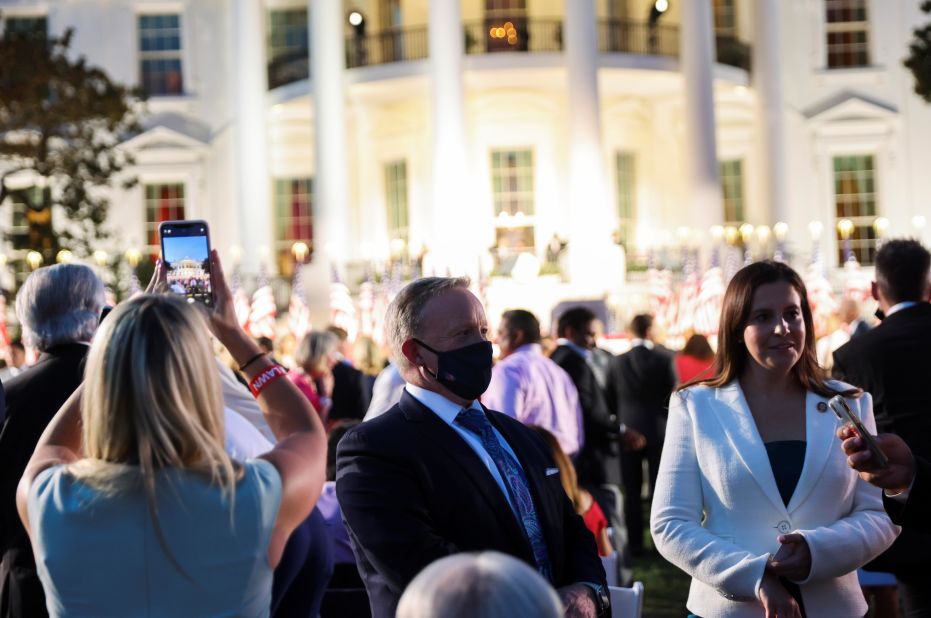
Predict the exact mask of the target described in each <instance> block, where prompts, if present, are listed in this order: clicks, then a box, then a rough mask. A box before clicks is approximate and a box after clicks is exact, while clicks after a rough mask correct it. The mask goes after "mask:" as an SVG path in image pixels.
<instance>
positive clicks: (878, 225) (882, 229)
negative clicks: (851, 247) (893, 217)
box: [873, 217, 889, 238]
mask: <svg viewBox="0 0 931 618" xmlns="http://www.w3.org/2000/svg"><path fill="white" fill-rule="evenodd" d="M873 229H874V230H876V235H877V236H879V237H880V238H882V237H883V236H885V235H886V230H887V229H889V219H887V218H885V217H877V218H876V220H875V221H873Z"/></svg>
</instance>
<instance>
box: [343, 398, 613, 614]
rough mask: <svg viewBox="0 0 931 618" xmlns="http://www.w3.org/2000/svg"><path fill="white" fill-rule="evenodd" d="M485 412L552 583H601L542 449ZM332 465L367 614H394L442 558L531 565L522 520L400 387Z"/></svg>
mask: <svg viewBox="0 0 931 618" xmlns="http://www.w3.org/2000/svg"><path fill="white" fill-rule="evenodd" d="M486 411H487V410H486ZM487 415H488V419H489V421H491V423H492V424H493V425H494V426H495V428H496V429H497V430H498V431H499V432H501V435H502V436H504V439H505V440H506V441H507V443H508V444H509V445H510V447H511V449H512V450H513V451H514V453H515V454H516V455H517V458H518V460H520V464H521V466H523V469H524V472H525V473H526V475H527V480H528V482H529V484H530V489H531V493H532V494H533V500H534V505H535V506H536V508H537V514H538V517H539V519H540V526H541V528H542V529H543V534H544V537H545V538H546V544H547V548H548V550H549V558H550V562H551V563H552V568H553V575H554V581H553V584H554V585H555V586H557V587H559V586H565V585H568V584H571V583H574V582H582V581H587V582H595V583H601V584H602V585H604V584H605V572H604V569H603V568H602V566H601V560H600V559H599V558H598V552H597V550H596V548H595V541H594V537H593V536H592V534H591V532H589V531H588V529H587V528H586V527H585V524H584V523H583V522H582V518H581V517H579V516H578V515H577V514H576V512H575V509H573V507H572V503H571V502H570V501H569V499H568V498H567V497H566V494H565V492H564V491H563V488H562V484H561V483H560V480H559V474H550V475H547V473H546V472H547V469H550V470H552V469H555V468H556V464H555V462H554V461H553V458H552V456H551V455H550V451H549V447H548V446H547V445H546V443H545V442H544V441H543V440H542V439H541V438H540V437H539V436H538V435H537V434H536V433H535V432H533V431H532V430H531V429H528V428H527V427H525V426H523V425H522V424H521V423H519V422H518V421H516V420H514V419H512V418H510V417H508V416H505V415H504V414H501V413H499V412H494V411H487ZM336 470H337V471H336V495H337V498H338V499H339V503H340V506H341V508H342V511H343V518H344V520H345V522H346V524H347V528H348V531H349V536H350V540H351V541H352V545H353V551H354V552H355V555H356V562H357V564H358V567H359V572H360V574H361V575H362V579H363V581H364V582H365V587H366V590H367V591H368V594H369V600H370V602H371V605H372V614H373V616H374V617H375V618H383V617H390V616H394V613H395V610H396V608H397V604H398V600H399V599H400V597H401V594H402V593H403V592H404V589H405V587H406V586H407V584H409V583H410V581H411V580H412V579H413V578H414V577H415V576H416V575H417V574H418V573H419V572H420V571H421V570H422V569H423V568H424V567H426V566H427V565H429V564H430V563H431V562H433V561H435V560H437V559H439V558H442V557H444V556H448V555H450V554H455V553H457V552H463V551H484V550H495V551H499V552H503V553H506V554H510V555H512V556H515V557H517V558H519V559H521V560H524V561H525V562H527V563H528V564H531V565H533V564H534V559H533V553H532V551H531V548H530V543H529V541H528V540H527V538H526V535H525V534H524V531H523V528H522V527H521V525H520V523H519V522H518V520H517V518H516V517H515V515H514V512H513V511H512V510H511V508H510V506H509V505H508V502H507V499H506V498H505V496H504V494H503V493H502V492H501V489H500V488H499V486H498V485H497V483H496V482H495V480H494V478H493V477H492V476H491V474H489V472H488V469H487V468H486V467H485V465H484V463H483V462H482V460H481V459H479V457H478V455H476V454H475V451H473V450H472V448H471V447H470V446H469V445H468V444H467V443H466V441H465V440H463V439H462V437H461V436H460V435H459V434H457V433H456V431H455V430H454V429H453V428H452V427H450V426H449V425H447V424H446V423H445V422H444V421H443V420H442V419H441V418H439V417H438V416H437V415H436V414H435V413H433V412H432V411H431V410H430V409H429V408H427V407H426V406H424V405H423V404H422V403H420V402H419V401H417V400H416V399H415V398H414V397H412V396H411V395H410V394H409V393H408V392H407V391H405V392H404V394H403V395H402V396H401V401H400V402H399V403H398V404H396V405H395V406H394V407H392V408H391V409H390V410H389V411H388V412H386V413H385V414H383V415H382V416H379V417H378V418H376V419H373V420H371V421H367V422H365V423H363V424H361V425H359V426H357V427H356V428H354V429H353V430H351V431H350V432H349V433H347V434H346V436H344V437H343V439H342V440H341V441H340V443H339V446H338V448H337V455H336Z"/></svg>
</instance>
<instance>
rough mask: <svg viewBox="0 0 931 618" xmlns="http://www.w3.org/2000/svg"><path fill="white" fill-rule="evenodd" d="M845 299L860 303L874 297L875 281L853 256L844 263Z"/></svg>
mask: <svg viewBox="0 0 931 618" xmlns="http://www.w3.org/2000/svg"><path fill="white" fill-rule="evenodd" d="M844 297H845V298H852V299H853V300H855V301H857V302H859V303H862V302H864V301H867V300H869V299H870V298H872V297H873V280H872V278H871V277H870V276H869V275H868V274H867V273H866V272H865V271H864V270H863V268H862V267H861V266H860V262H858V261H857V258H856V257H853V255H851V257H850V258H849V259H848V260H847V261H846V262H844Z"/></svg>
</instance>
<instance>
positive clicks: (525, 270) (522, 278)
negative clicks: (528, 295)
mask: <svg viewBox="0 0 931 618" xmlns="http://www.w3.org/2000/svg"><path fill="white" fill-rule="evenodd" d="M539 274H540V260H538V259H537V257H536V256H535V255H533V254H532V253H521V254H519V255H518V256H517V259H516V260H515V261H514V268H512V269H511V277H513V279H514V280H515V281H516V282H517V283H530V282H532V281H533V280H534V279H536V278H537V275H539Z"/></svg>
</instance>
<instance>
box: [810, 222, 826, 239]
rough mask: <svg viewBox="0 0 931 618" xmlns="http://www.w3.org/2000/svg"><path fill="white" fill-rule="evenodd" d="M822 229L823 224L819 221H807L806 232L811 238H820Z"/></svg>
mask: <svg viewBox="0 0 931 618" xmlns="http://www.w3.org/2000/svg"><path fill="white" fill-rule="evenodd" d="M823 230H824V224H823V223H821V222H820V221H810V222H809V223H808V233H809V234H811V239H812V240H818V239H819V238H821V232H822V231H823Z"/></svg>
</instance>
